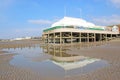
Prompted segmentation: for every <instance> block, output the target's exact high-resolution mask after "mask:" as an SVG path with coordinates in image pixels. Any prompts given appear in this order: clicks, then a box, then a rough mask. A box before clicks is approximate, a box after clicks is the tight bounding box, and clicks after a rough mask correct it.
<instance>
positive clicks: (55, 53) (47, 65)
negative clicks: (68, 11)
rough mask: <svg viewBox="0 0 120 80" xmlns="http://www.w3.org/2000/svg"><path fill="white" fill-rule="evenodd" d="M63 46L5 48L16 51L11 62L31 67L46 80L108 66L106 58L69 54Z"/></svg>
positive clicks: (22, 66)
mask: <svg viewBox="0 0 120 80" xmlns="http://www.w3.org/2000/svg"><path fill="white" fill-rule="evenodd" d="M67 50H68V49H65V48H62V47H53V46H52V47H50V46H42V47H41V46H40V45H37V46H34V47H24V48H10V49H3V51H8V52H10V53H14V54H15V55H14V57H13V59H12V60H10V62H9V64H10V65H13V66H16V67H19V68H29V69H32V70H34V71H36V72H38V73H39V74H40V77H42V78H43V79H46V80H50V79H51V80H52V79H56V80H61V79H64V77H66V76H74V75H80V74H85V73H88V72H90V71H94V70H97V69H99V68H103V67H105V66H108V65H109V64H108V63H107V61H105V60H100V59H96V58H89V57H85V56H79V55H75V54H67V53H66V51H67Z"/></svg>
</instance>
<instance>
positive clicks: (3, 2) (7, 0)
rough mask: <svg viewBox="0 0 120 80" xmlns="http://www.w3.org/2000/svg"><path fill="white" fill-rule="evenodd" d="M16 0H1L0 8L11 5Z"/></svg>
mask: <svg viewBox="0 0 120 80" xmlns="http://www.w3.org/2000/svg"><path fill="white" fill-rule="evenodd" d="M14 2H15V0H0V8H6V7H9V6H11V5H12V4H13V3H14Z"/></svg>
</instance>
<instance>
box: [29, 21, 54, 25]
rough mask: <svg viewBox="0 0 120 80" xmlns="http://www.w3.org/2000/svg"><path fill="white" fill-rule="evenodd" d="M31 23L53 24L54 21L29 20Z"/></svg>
mask: <svg viewBox="0 0 120 80" xmlns="http://www.w3.org/2000/svg"><path fill="white" fill-rule="evenodd" d="M28 22H29V23H33V24H52V23H53V22H52V21H49V20H28Z"/></svg>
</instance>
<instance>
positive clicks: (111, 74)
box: [0, 39, 120, 80]
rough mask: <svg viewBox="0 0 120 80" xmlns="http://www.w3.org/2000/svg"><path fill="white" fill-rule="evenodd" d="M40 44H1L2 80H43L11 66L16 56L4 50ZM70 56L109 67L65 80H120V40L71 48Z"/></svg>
mask: <svg viewBox="0 0 120 80" xmlns="http://www.w3.org/2000/svg"><path fill="white" fill-rule="evenodd" d="M32 44H40V42H39V41H26V42H25V41H17V42H0V80H43V79H42V78H41V77H40V76H39V75H40V74H39V73H37V72H35V71H33V70H30V69H24V68H18V67H15V66H12V65H10V64H9V61H10V60H11V59H12V58H13V56H14V55H15V54H12V53H11V54H5V53H8V52H6V51H2V49H3V48H16V47H21V46H22V47H25V46H32ZM67 53H68V54H77V55H81V56H86V57H92V58H98V59H102V60H106V61H107V62H108V63H109V66H106V67H104V68H100V69H97V70H95V71H92V72H88V73H86V74H82V75H79V74H78V75H74V76H66V77H65V78H64V80H119V79H120V76H119V75H120V39H118V40H113V41H110V42H107V43H105V44H104V45H101V46H93V47H89V48H84V49H81V48H76V47H70V48H69V51H67Z"/></svg>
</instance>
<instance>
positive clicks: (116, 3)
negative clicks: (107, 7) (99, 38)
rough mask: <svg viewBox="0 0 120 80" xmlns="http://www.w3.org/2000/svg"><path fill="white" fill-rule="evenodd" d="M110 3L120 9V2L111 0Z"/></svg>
mask: <svg viewBox="0 0 120 80" xmlns="http://www.w3.org/2000/svg"><path fill="white" fill-rule="evenodd" d="M110 2H111V3H112V4H113V5H114V6H115V7H117V8H120V0H110Z"/></svg>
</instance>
